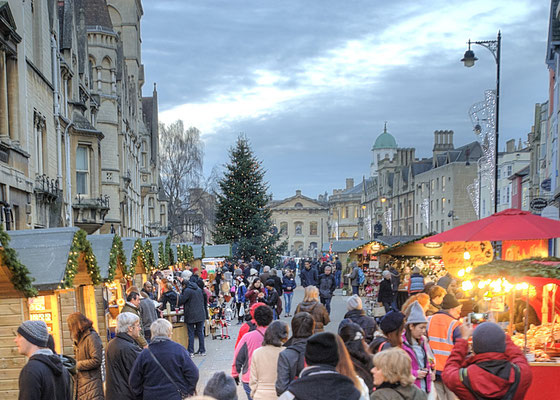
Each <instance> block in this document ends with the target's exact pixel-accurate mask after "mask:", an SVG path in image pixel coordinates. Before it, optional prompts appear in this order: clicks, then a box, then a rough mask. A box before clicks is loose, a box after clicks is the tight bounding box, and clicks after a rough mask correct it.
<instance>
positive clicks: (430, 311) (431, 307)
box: [426, 300, 441, 317]
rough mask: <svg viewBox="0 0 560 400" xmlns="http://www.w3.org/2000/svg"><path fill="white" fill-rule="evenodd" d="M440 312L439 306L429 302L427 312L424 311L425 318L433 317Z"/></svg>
mask: <svg viewBox="0 0 560 400" xmlns="http://www.w3.org/2000/svg"><path fill="white" fill-rule="evenodd" d="M440 311H441V304H440V305H439V306H436V305H435V304H434V303H432V301H431V300H430V305H429V306H428V310H426V317H429V316H431V315H434V314H435V313H437V312H440Z"/></svg>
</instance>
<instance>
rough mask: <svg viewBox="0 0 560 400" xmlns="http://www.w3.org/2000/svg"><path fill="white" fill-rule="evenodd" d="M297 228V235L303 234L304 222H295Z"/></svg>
mask: <svg viewBox="0 0 560 400" xmlns="http://www.w3.org/2000/svg"><path fill="white" fill-rule="evenodd" d="M294 225H295V229H296V235H302V234H303V222H299V221H298V222H295V223H294Z"/></svg>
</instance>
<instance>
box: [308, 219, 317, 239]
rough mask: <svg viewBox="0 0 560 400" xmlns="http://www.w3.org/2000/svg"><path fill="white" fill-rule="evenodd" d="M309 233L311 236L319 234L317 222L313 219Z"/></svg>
mask: <svg viewBox="0 0 560 400" xmlns="http://www.w3.org/2000/svg"><path fill="white" fill-rule="evenodd" d="M309 234H310V235H311V236H317V222H316V221H312V222H310V223H309Z"/></svg>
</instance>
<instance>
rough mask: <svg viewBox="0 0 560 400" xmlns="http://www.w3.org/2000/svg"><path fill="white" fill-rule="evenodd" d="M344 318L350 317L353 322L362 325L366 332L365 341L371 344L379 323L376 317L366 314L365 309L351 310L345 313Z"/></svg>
mask: <svg viewBox="0 0 560 400" xmlns="http://www.w3.org/2000/svg"><path fill="white" fill-rule="evenodd" d="M344 319H349V320H351V321H352V322H354V323H356V324H358V325H360V327H361V328H362V329H363V330H364V333H365V338H364V339H365V341H366V343H367V344H370V343H371V342H372V341H373V337H374V335H375V330H376V329H377V324H376V323H375V318H373V317H369V316H367V315H366V312H365V311H364V310H350V311H348V312H347V313H346V314H344Z"/></svg>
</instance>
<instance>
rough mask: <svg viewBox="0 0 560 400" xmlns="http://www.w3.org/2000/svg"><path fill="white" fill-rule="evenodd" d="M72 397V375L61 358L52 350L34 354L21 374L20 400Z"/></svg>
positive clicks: (54, 399) (63, 399)
mask: <svg viewBox="0 0 560 400" xmlns="http://www.w3.org/2000/svg"><path fill="white" fill-rule="evenodd" d="M47 353H50V354H47ZM71 397H72V385H71V377H70V373H69V372H68V371H67V370H66V368H65V367H64V366H63V365H62V360H61V359H60V357H59V356H57V355H56V354H53V353H52V352H51V351H50V350H40V352H38V353H35V354H33V355H32V356H31V358H30V359H29V361H28V362H27V364H25V366H24V367H23V368H22V370H21V372H20V374H19V400H67V399H70V398H71Z"/></svg>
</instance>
